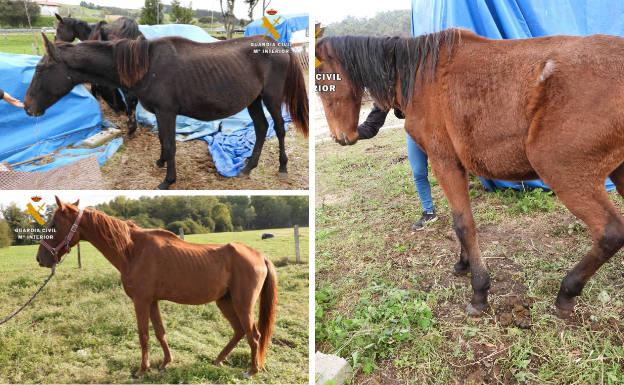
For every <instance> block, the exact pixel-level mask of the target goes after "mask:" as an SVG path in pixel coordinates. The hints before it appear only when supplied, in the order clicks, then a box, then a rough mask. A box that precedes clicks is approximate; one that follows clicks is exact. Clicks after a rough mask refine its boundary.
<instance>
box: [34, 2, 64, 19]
mask: <svg viewBox="0 0 624 385" xmlns="http://www.w3.org/2000/svg"><path fill="white" fill-rule="evenodd" d="M35 3H37V5H39V8H41V16H54V14H55V13H59V9H60V7H61V4H60V3H55V2H54V1H48V0H35Z"/></svg>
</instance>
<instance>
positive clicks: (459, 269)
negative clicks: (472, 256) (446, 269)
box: [453, 262, 470, 276]
mask: <svg viewBox="0 0 624 385" xmlns="http://www.w3.org/2000/svg"><path fill="white" fill-rule="evenodd" d="M468 272H470V265H464V264H463V263H460V262H457V263H456V264H455V266H453V274H454V275H458V276H463V275H467V274H468Z"/></svg>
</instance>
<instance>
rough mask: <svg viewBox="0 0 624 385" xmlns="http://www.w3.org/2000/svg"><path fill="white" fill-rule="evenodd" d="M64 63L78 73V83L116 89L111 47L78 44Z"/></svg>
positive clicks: (116, 74) (116, 76) (115, 70)
mask: <svg viewBox="0 0 624 385" xmlns="http://www.w3.org/2000/svg"><path fill="white" fill-rule="evenodd" d="M73 49H74V50H75V51H74V53H73V54H72V55H67V57H66V58H65V61H66V62H67V63H68V64H69V66H70V67H71V68H73V69H75V70H77V71H79V72H80V79H76V80H79V81H80V83H95V84H99V85H102V86H109V87H114V88H118V87H119V86H120V84H119V75H118V72H117V69H116V68H115V64H114V60H113V47H112V46H110V45H109V44H105V43H99V44H98V43H86V44H78V45H76V46H75V47H74V48H73Z"/></svg>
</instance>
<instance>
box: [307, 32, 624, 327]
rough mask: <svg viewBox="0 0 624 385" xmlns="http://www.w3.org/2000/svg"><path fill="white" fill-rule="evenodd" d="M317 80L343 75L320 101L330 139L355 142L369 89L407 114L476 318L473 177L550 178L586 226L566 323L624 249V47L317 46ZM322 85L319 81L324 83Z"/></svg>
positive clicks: (570, 277)
mask: <svg viewBox="0 0 624 385" xmlns="http://www.w3.org/2000/svg"><path fill="white" fill-rule="evenodd" d="M316 56H317V58H318V59H319V60H320V61H321V65H320V66H319V67H318V68H317V71H318V72H320V73H334V74H340V76H341V78H342V80H341V81H327V80H322V81H319V82H318V83H319V84H323V85H325V86H328V85H331V84H333V85H335V86H336V91H335V92H327V93H321V94H320V98H321V100H322V103H323V107H324V109H325V114H326V116H327V121H328V124H329V127H330V131H331V134H332V136H333V138H334V139H335V140H336V141H337V142H338V143H340V144H342V145H349V144H354V143H355V142H356V141H357V140H358V133H357V128H356V127H357V123H358V114H359V110H360V105H361V101H362V94H363V92H364V91H365V90H366V91H368V92H369V93H370V95H371V96H372V97H373V99H374V100H375V102H376V103H377V104H378V105H379V106H382V108H386V109H390V108H400V109H401V110H402V111H403V112H404V114H405V116H406V121H405V129H406V131H407V132H408V133H409V135H410V136H411V137H412V138H414V140H415V141H416V142H417V143H418V144H419V145H420V146H421V147H422V148H423V150H424V151H425V152H426V153H427V154H428V156H429V160H430V161H431V167H432V169H433V172H434V173H435V175H436V177H437V179H438V182H439V184H440V186H441V187H442V190H443V192H444V194H445V195H446V197H447V199H448V201H449V204H450V207H451V211H452V214H453V222H454V228H455V232H456V233H457V237H458V239H459V241H460V245H461V252H460V255H459V261H458V262H457V263H456V264H455V272H456V273H458V274H466V273H468V272H470V273H471V283H472V289H473V296H472V300H471V302H470V304H469V305H468V308H467V311H468V313H469V314H474V315H477V314H480V313H481V312H482V311H483V310H484V309H486V307H487V295H488V290H489V288H490V278H489V274H488V272H487V269H486V265H485V263H484V262H483V260H482V259H481V252H480V250H479V246H478V244H477V235H476V229H475V223H474V219H473V216H472V212H471V209H470V200H469V195H468V173H473V174H475V175H479V176H484V177H486V178H491V179H505V180H527V179H537V178H541V179H542V180H544V181H545V182H546V183H547V184H548V185H549V186H550V187H551V188H552V189H553V191H554V192H555V193H556V194H557V197H558V198H559V199H560V200H561V201H562V202H563V204H564V205H565V206H566V207H567V208H568V209H569V210H570V211H571V212H572V213H573V214H574V215H575V216H577V217H578V218H579V219H581V220H582V221H583V222H585V223H586V224H587V226H588V227H589V230H590V232H591V235H592V240H593V246H592V248H591V250H590V251H589V253H588V254H587V255H585V257H584V258H583V259H582V260H581V261H580V262H579V263H578V264H577V265H576V266H575V267H574V268H573V269H572V270H571V271H570V272H569V273H568V274H567V275H566V277H565V278H564V279H563V281H562V282H561V287H560V290H559V293H558V295H557V299H556V302H555V304H556V307H557V313H558V314H559V316H561V317H567V316H569V315H570V314H571V313H572V312H573V311H574V305H575V297H577V296H578V295H580V294H581V291H582V289H583V287H584V286H585V284H586V283H587V281H588V280H589V279H590V277H591V276H592V275H594V273H595V272H596V271H597V270H598V269H599V268H600V266H602V265H603V264H604V263H605V262H607V261H608V260H609V259H610V258H611V257H612V256H613V255H614V254H615V253H616V252H617V251H618V250H619V249H620V248H621V247H622V246H623V245H624V219H623V218H622V215H621V214H620V212H619V211H618V210H617V209H616V207H615V206H614V204H613V203H612V202H611V201H610V199H609V196H608V195H607V193H606V191H605V188H604V181H605V178H607V177H608V176H609V177H611V179H612V180H613V182H614V183H615V184H616V186H617V190H618V192H619V193H620V195H624V112H622V108H621V104H622V103H621V100H620V98H622V97H623V95H624V83H623V82H622V79H624V59H623V58H624V39H621V38H619V37H613V36H601V35H596V36H590V37H572V36H551V37H542V38H535V39H524V40H489V39H485V38H482V37H479V36H477V35H475V34H473V33H471V32H469V31H464V30H456V29H451V30H446V31H443V32H439V33H433V34H429V35H423V36H419V37H416V38H398V37H392V38H390V37H387V38H376V37H350V36H342V37H328V38H324V39H321V40H319V41H318V42H317V44H316ZM317 76H319V75H318V74H317Z"/></svg>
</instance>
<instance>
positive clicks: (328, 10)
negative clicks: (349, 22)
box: [308, 0, 412, 24]
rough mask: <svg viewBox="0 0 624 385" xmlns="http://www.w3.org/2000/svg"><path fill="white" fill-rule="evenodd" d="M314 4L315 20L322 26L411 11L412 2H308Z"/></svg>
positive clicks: (407, 0)
mask: <svg viewBox="0 0 624 385" xmlns="http://www.w3.org/2000/svg"><path fill="white" fill-rule="evenodd" d="M308 1H311V2H312V1H313V2H314V12H313V15H314V20H315V21H317V22H321V23H322V24H330V23H334V22H338V21H341V20H343V19H345V18H346V17H347V16H355V17H359V18H362V17H366V18H370V17H373V16H375V15H376V14H377V13H379V12H383V11H394V10H397V9H410V8H411V6H412V2H411V1H410V0H382V1H354V0H350V1H344V0H343V1H336V0H308Z"/></svg>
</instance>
